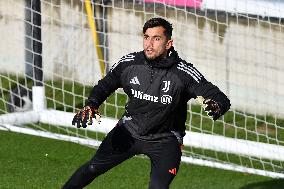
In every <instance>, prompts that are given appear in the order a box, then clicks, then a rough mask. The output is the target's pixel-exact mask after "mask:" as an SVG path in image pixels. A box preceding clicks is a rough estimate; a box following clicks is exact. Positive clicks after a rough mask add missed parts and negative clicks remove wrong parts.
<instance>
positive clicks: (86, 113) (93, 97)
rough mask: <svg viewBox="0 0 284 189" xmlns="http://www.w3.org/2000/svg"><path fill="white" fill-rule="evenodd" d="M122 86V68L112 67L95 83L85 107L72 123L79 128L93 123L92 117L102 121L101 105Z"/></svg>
mask: <svg viewBox="0 0 284 189" xmlns="http://www.w3.org/2000/svg"><path fill="white" fill-rule="evenodd" d="M119 87H120V68H119V66H118V67H117V68H115V69H112V70H111V71H110V72H109V73H108V74H107V75H106V76H105V77H104V78H103V79H101V80H100V81H99V82H98V84H97V85H95V86H94V87H93V89H92V91H91V94H90V95H89V98H88V100H87V102H86V106H85V107H83V108H82V109H81V110H80V111H79V112H78V113H77V114H76V115H75V116H74V118H73V121H72V125H76V126H77V128H80V127H83V128H86V127H87V125H91V124H92V123H93V120H92V118H96V120H97V121H98V122H99V123H100V113H99V111H98V109H99V106H100V105H101V104H102V103H103V102H104V101H105V100H106V98H107V97H109V96H110V95H111V94H112V93H113V92H114V91H115V90H116V89H117V88H119Z"/></svg>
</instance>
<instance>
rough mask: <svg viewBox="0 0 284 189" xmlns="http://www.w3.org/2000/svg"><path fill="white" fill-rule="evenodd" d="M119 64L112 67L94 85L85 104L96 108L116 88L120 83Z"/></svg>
mask: <svg viewBox="0 0 284 189" xmlns="http://www.w3.org/2000/svg"><path fill="white" fill-rule="evenodd" d="M120 74H121V68H120V65H117V66H116V67H113V69H111V70H110V71H109V73H108V74H107V75H106V76H105V77H104V78H103V79H101V80H99V82H98V84H97V85H95V86H94V87H93V89H92V91H91V94H90V96H89V98H88V101H87V104H88V105H90V106H92V107H95V108H98V107H99V106H100V105H101V104H102V103H103V102H104V101H105V100H106V99H107V97H109V96H110V95H111V94H112V93H113V92H114V91H115V90H116V89H118V88H119V87H120V86H121V84H120Z"/></svg>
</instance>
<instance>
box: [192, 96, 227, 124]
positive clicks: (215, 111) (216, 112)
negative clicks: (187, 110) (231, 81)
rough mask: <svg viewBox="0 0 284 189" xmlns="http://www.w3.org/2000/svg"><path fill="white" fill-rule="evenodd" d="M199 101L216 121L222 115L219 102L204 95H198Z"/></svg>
mask: <svg viewBox="0 0 284 189" xmlns="http://www.w3.org/2000/svg"><path fill="white" fill-rule="evenodd" d="M197 101H198V102H199V103H200V104H201V105H202V107H203V109H204V111H205V112H206V113H207V115H208V116H209V117H211V118H212V119H213V120H214V121H215V120H217V119H218V118H219V117H220V116H221V115H222V114H221V108H220V106H219V104H218V103H217V102H215V101H214V100H211V99H207V100H205V99H204V98H203V97H202V96H197Z"/></svg>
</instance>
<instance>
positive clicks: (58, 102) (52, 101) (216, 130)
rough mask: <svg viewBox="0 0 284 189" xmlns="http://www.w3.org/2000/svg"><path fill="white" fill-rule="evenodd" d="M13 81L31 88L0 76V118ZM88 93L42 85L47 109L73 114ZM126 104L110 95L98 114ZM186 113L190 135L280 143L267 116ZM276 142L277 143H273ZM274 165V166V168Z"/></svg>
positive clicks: (192, 152)
mask: <svg viewBox="0 0 284 189" xmlns="http://www.w3.org/2000/svg"><path fill="white" fill-rule="evenodd" d="M14 81H20V83H21V84H25V86H28V87H29V88H30V87H31V82H30V81H29V82H28V81H25V80H24V79H23V78H19V77H16V76H11V75H0V114H1V113H5V112H6V111H7V110H6V106H5V102H6V101H7V99H8V98H9V90H10V89H11V88H14V87H15V86H16V84H17V83H16V82H14ZM91 90H92V86H83V85H82V84H80V83H77V82H70V81H66V80H56V81H46V82H45V91H46V94H45V95H46V102H47V108H52V109H56V110H62V111H69V112H75V111H77V110H79V109H80V108H81V107H82V106H84V103H85V100H86V98H87V97H88V95H89V94H90V92H91ZM127 100H128V99H127V97H126V96H125V95H124V94H119V93H114V94H112V95H111V96H110V97H109V98H108V99H107V100H106V102H105V103H104V104H102V105H101V107H100V112H101V114H102V115H104V116H107V117H113V118H120V117H121V115H122V114H123V113H124V105H125V103H126V102H127ZM74 107H76V109H74ZM189 109H190V112H192V113H190V112H188V116H187V129H189V130H191V131H195V132H203V133H210V134H212V133H213V134H216V135H222V136H226V137H232V138H239V139H246V140H251V141H261V142H268V143H270V144H273V143H277V140H278V141H284V132H283V129H284V120H283V119H279V118H277V119H276V118H275V117H273V116H269V115H267V116H260V115H252V114H248V113H243V112H239V111H230V112H228V113H226V115H225V116H224V120H225V123H222V122H213V121H212V120H211V119H209V118H208V117H207V116H206V114H205V112H204V111H202V109H201V107H200V106H199V105H192V104H191V105H190V108H189ZM200 113H201V114H200ZM276 125H277V127H276ZM25 126H26V127H30V128H33V129H40V130H48V131H50V132H54V133H60V134H67V135H70V136H78V135H82V136H87V137H90V138H97V139H99V140H101V139H102V138H103V137H104V134H100V133H94V132H90V131H86V130H77V129H75V128H64V127H54V126H51V125H48V124H42V123H38V124H28V125H25ZM279 126H280V127H279ZM280 128H281V129H280ZM267 131H268V132H267ZM256 133H257V134H256ZM276 138H277V140H275V139H276ZM282 144H283V142H282ZM186 152H187V155H188V156H196V155H197V156H199V157H200V156H206V157H212V158H215V159H218V160H220V161H225V162H231V163H235V164H241V165H247V167H254V168H259V169H264V168H265V169H266V170H272V171H273V170H274V171H276V172H279V171H280V172H281V171H283V169H282V167H283V166H282V162H276V161H273V162H272V163H270V160H264V159H259V158H255V159H251V158H250V157H241V156H238V155H234V154H227V153H222V152H216V151H210V150H204V149H197V148H191V147H186ZM142 161H144V160H142ZM260 162H266V164H262V163H260ZM274 165H276V167H275V166H274ZM143 169H145V168H143ZM201 169H202V168H201ZM0 170H1V169H0ZM0 188H1V187H0Z"/></svg>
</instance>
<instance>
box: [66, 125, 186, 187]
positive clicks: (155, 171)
mask: <svg viewBox="0 0 284 189" xmlns="http://www.w3.org/2000/svg"><path fill="white" fill-rule="evenodd" d="M136 154H145V155H147V156H148V157H149V158H150V160H151V178H150V183H149V189H168V188H169V185H170V183H171V182H172V180H173V179H174V177H175V176H176V174H177V172H178V169H179V164H180V159H181V150H180V144H179V143H178V141H177V139H176V137H175V136H172V137H168V138H167V139H163V140H161V141H145V140H140V139H136V138H133V137H132V136H131V135H130V133H129V132H128V131H127V130H126V129H125V128H124V127H123V126H117V127H115V128H114V129H113V130H112V131H110V132H109V134H108V135H107V136H106V138H105V139H104V140H103V142H102V144H101V145H100V147H99V149H98V150H97V152H96V154H95V156H94V157H93V158H92V159H91V160H90V161H88V162H87V163H85V164H84V165H82V166H81V167H80V168H79V169H78V170H77V171H76V172H75V173H74V174H73V175H72V176H71V178H70V179H69V180H68V181H67V182H66V183H65V185H64V186H63V187H62V189H81V188H83V187H85V186H86V185H88V184H89V183H91V182H92V181H93V180H94V179H95V178H96V177H97V176H99V175H101V174H103V173H105V172H106V171H108V170H110V169H111V168H113V167H115V166H116V165H118V164H120V163H122V162H123V161H125V160H126V159H129V158H131V157H133V156H134V155H136Z"/></svg>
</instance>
